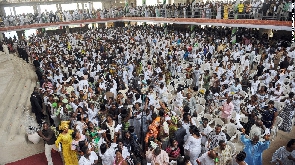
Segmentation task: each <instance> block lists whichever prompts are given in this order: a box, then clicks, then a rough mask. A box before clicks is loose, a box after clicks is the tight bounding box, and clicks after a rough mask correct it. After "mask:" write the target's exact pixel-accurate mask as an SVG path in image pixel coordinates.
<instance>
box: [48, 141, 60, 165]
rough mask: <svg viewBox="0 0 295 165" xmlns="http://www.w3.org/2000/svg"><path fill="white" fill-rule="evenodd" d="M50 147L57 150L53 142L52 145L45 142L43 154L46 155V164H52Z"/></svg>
mask: <svg viewBox="0 0 295 165" xmlns="http://www.w3.org/2000/svg"><path fill="white" fill-rule="evenodd" d="M52 149H54V150H55V151H57V152H58V149H57V148H56V146H55V144H52V145H48V144H45V156H46V159H47V162H48V165H53V162H52V157H51V150H52Z"/></svg>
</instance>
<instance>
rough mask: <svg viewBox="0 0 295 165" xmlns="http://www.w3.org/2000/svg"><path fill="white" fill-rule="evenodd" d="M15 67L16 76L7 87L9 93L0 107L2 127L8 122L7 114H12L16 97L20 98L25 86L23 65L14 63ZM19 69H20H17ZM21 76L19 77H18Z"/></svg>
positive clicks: (0, 123)
mask: <svg viewBox="0 0 295 165" xmlns="http://www.w3.org/2000/svg"><path fill="white" fill-rule="evenodd" d="M14 66H15V67H16V68H15V72H14V74H16V76H15V77H14V78H13V79H12V82H11V85H10V87H9V88H8V89H7V93H6V95H5V97H4V99H3V101H2V104H0V105H1V107H0V113H2V115H1V116H0V121H2V122H0V128H3V127H2V126H3V125H5V124H6V122H7V119H8V118H7V116H8V115H10V113H11V112H10V110H11V108H14V107H15V101H17V100H15V99H19V97H20V92H17V91H20V90H21V89H22V88H23V85H24V83H25V81H26V80H25V79H24V78H22V77H25V76H20V75H19V74H22V75H23V74H24V72H23V69H22V67H20V66H17V65H15V64H14ZM17 70H19V71H17ZM18 76H19V77H18Z"/></svg>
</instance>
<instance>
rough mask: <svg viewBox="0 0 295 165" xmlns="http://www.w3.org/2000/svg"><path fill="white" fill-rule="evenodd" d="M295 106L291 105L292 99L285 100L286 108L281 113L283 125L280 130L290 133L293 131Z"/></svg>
mask: <svg viewBox="0 0 295 165" xmlns="http://www.w3.org/2000/svg"><path fill="white" fill-rule="evenodd" d="M294 105H295V104H294V103H291V101H290V99H287V100H285V107H284V109H283V111H282V112H281V113H280V115H279V116H280V117H281V118H282V119H283V123H282V124H281V125H280V126H279V130H282V131H284V132H290V131H291V130H292V119H293V116H294V112H295V106H294Z"/></svg>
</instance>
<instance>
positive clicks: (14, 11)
mask: <svg viewBox="0 0 295 165" xmlns="http://www.w3.org/2000/svg"><path fill="white" fill-rule="evenodd" d="M12 9H13V14H14V15H16V10H15V7H13V8H12Z"/></svg>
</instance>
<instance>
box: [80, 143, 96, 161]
mask: <svg viewBox="0 0 295 165" xmlns="http://www.w3.org/2000/svg"><path fill="white" fill-rule="evenodd" d="M81 151H82V152H83V156H81V158H80V159H79V165H93V164H97V162H98V156H97V154H96V153H95V152H94V151H91V150H89V147H88V146H86V145H85V146H83V147H82V149H81Z"/></svg>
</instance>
